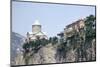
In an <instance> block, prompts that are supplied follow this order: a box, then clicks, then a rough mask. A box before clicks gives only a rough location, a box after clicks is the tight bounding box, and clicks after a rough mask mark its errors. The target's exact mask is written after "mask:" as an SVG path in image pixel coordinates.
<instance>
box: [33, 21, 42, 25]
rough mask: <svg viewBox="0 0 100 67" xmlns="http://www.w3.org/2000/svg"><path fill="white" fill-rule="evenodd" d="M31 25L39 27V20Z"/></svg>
mask: <svg viewBox="0 0 100 67" xmlns="http://www.w3.org/2000/svg"><path fill="white" fill-rule="evenodd" d="M33 25H41V24H40V23H39V20H35V22H34V23H33Z"/></svg>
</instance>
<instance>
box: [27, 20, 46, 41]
mask: <svg viewBox="0 0 100 67" xmlns="http://www.w3.org/2000/svg"><path fill="white" fill-rule="evenodd" d="M38 38H39V39H42V38H45V39H47V36H46V34H45V33H44V32H42V26H41V24H40V23H39V21H38V20H36V21H35V22H34V24H33V25H32V32H27V40H28V41H29V40H30V41H32V40H36V39H38Z"/></svg>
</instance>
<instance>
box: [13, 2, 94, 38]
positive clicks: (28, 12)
mask: <svg viewBox="0 0 100 67" xmlns="http://www.w3.org/2000/svg"><path fill="white" fill-rule="evenodd" d="M90 14H93V15H95V7H94V6H79V5H63V4H47V3H33V2H16V1H13V2H12V31H14V32H16V33H19V34H21V35H23V36H26V33H27V32H32V24H33V23H34V21H35V20H38V21H39V22H40V24H41V25H42V31H43V32H46V34H47V36H49V37H50V36H51V37H52V36H56V35H57V33H60V32H62V31H63V30H64V28H65V26H66V25H68V24H71V23H72V22H74V21H77V20H78V19H81V18H84V17H86V16H89V15H90Z"/></svg>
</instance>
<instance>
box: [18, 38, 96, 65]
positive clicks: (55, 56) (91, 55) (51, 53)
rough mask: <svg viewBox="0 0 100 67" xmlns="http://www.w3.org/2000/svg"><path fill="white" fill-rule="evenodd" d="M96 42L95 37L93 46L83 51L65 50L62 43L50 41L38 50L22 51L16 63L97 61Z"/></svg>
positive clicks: (92, 42) (76, 49)
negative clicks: (25, 52)
mask: <svg viewBox="0 0 100 67" xmlns="http://www.w3.org/2000/svg"><path fill="white" fill-rule="evenodd" d="M86 44H90V43H86ZM95 44H96V43H95V39H93V40H92V41H91V45H92V47H88V48H85V52H84V51H83V52H82V50H81V49H78V48H75V49H73V48H70V49H68V50H64V48H63V49H61V47H59V45H61V44H58V43H56V44H54V45H53V44H51V43H49V44H47V45H46V46H41V47H40V48H39V49H37V50H36V51H34V50H33V51H30V52H28V53H27V54H26V55H25V54H24V53H20V54H19V55H18V56H17V57H16V65H28V64H46V63H62V62H80V61H95V60H96V54H95V46H96V45H95ZM70 45H71V44H70Z"/></svg>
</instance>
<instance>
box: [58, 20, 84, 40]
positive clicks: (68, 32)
mask: <svg viewBox="0 0 100 67" xmlns="http://www.w3.org/2000/svg"><path fill="white" fill-rule="evenodd" d="M84 27H85V23H84V20H83V19H80V20H78V21H75V22H73V23H72V24H69V25H67V26H66V27H65V28H64V31H63V32H61V33H59V34H58V36H60V37H62V38H63V39H64V40H66V38H68V37H71V36H72V35H74V34H75V32H80V30H81V29H84Z"/></svg>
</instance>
